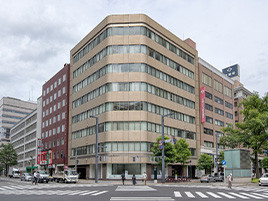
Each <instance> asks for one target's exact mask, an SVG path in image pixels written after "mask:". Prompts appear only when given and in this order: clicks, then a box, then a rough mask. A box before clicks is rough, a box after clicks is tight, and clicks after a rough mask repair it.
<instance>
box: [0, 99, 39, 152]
mask: <svg viewBox="0 0 268 201" xmlns="http://www.w3.org/2000/svg"><path fill="white" fill-rule="evenodd" d="M35 109H36V103H34V102H30V101H23V100H20V99H17V98H11V97H3V98H2V99H1V100H0V147H1V144H2V143H8V142H10V128H11V127H13V126H14V125H15V124H16V123H18V122H19V121H21V120H22V119H23V118H24V117H26V116H27V115H29V114H30V113H31V112H32V111H33V110H35Z"/></svg>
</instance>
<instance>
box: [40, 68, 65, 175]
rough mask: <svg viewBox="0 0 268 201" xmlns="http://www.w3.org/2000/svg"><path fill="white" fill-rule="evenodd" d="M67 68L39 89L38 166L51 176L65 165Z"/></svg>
mask: <svg viewBox="0 0 268 201" xmlns="http://www.w3.org/2000/svg"><path fill="white" fill-rule="evenodd" d="M69 80H70V65H69V64H65V65H64V67H63V68H62V69H61V70H60V71H59V72H58V73H56V74H55V75H54V76H53V77H52V78H51V79H50V80H49V81H47V82H46V83H45V84H44V85H43V87H42V92H43V93H42V100H43V103H42V132H41V138H42V150H41V153H40V155H39V161H40V165H41V166H43V167H44V168H45V169H46V170H49V172H50V174H52V172H53V171H54V170H55V168H56V167H57V166H64V165H67V164H68V157H67V156H68V127H69V125H68V122H69V121H68V119H69Z"/></svg>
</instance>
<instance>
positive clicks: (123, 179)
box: [121, 172, 126, 185]
mask: <svg viewBox="0 0 268 201" xmlns="http://www.w3.org/2000/svg"><path fill="white" fill-rule="evenodd" d="M121 179H122V182H123V185H125V180H126V177H125V173H124V172H122V174H121Z"/></svg>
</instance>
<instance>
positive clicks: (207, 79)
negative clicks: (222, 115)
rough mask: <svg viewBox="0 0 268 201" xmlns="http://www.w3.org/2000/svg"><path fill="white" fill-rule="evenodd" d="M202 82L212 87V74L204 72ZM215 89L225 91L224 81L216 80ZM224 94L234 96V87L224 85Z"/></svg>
mask: <svg viewBox="0 0 268 201" xmlns="http://www.w3.org/2000/svg"><path fill="white" fill-rule="evenodd" d="M202 82H203V83H204V84H206V85H208V86H210V87H212V78H211V77H210V76H208V75H207V74H205V73H202ZM214 89H215V90H216V91H218V92H220V93H222V92H223V85H222V83H220V82H219V81H217V80H214ZM224 94H225V95H226V96H229V97H230V98H232V89H230V88H229V87H227V86H224Z"/></svg>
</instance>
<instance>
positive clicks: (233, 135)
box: [219, 124, 240, 149]
mask: <svg viewBox="0 0 268 201" xmlns="http://www.w3.org/2000/svg"><path fill="white" fill-rule="evenodd" d="M221 130H222V131H223V133H224V136H223V137H221V138H220V142H219V144H220V145H223V146H225V147H230V148H231V149H234V148H236V147H237V146H238V145H239V143H240V135H239V131H238V130H235V129H234V127H233V125H232V124H228V125H227V127H222V128H221Z"/></svg>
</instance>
